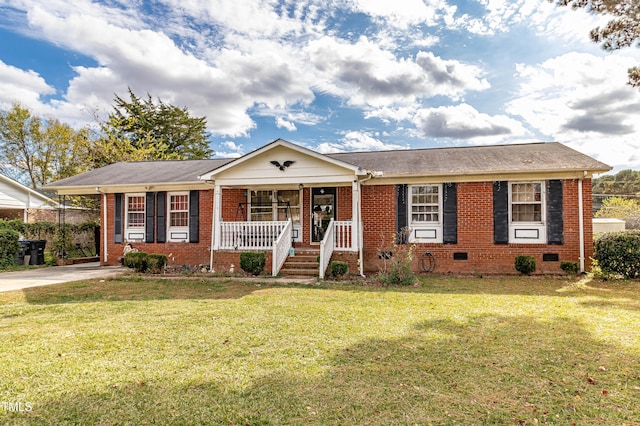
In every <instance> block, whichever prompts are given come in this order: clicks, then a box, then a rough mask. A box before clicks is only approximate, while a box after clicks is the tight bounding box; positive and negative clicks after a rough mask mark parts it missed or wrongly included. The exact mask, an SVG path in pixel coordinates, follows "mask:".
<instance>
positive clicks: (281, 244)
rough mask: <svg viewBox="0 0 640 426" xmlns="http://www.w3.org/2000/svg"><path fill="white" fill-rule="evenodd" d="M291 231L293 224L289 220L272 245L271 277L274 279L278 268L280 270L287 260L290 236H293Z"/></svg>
mask: <svg viewBox="0 0 640 426" xmlns="http://www.w3.org/2000/svg"><path fill="white" fill-rule="evenodd" d="M292 230H293V224H292V223H291V219H289V220H288V221H287V222H286V225H285V227H284V229H283V230H282V232H280V236H279V237H278V238H277V239H276V241H275V242H274V243H273V255H272V256H271V259H272V267H271V275H273V276H274V277H275V276H276V275H278V272H280V268H282V265H284V262H285V260H287V256H289V250H290V249H291V236H292V235H293V231H292Z"/></svg>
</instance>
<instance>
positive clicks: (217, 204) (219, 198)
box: [211, 185, 222, 266]
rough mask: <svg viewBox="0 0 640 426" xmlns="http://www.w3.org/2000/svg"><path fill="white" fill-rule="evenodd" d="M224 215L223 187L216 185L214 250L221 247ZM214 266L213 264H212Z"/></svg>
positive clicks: (214, 196)
mask: <svg viewBox="0 0 640 426" xmlns="http://www.w3.org/2000/svg"><path fill="white" fill-rule="evenodd" d="M221 217H222V188H221V187H220V185H216V186H215V187H214V190H213V230H212V232H213V247H212V250H218V249H219V248H220V232H216V231H219V230H220V219H221ZM211 266H213V265H211Z"/></svg>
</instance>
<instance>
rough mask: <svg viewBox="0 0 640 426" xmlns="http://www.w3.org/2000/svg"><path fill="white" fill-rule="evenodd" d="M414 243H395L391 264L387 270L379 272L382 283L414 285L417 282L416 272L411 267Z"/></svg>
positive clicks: (379, 279)
mask: <svg viewBox="0 0 640 426" xmlns="http://www.w3.org/2000/svg"><path fill="white" fill-rule="evenodd" d="M414 251H415V245H413V244H394V250H393V251H392V256H391V259H390V264H389V266H388V267H386V260H385V270H384V271H383V272H380V273H379V274H378V281H380V284H382V285H402V286H406V285H413V284H414V283H415V282H416V274H415V272H413V270H412V269H411V263H412V262H413V253H414Z"/></svg>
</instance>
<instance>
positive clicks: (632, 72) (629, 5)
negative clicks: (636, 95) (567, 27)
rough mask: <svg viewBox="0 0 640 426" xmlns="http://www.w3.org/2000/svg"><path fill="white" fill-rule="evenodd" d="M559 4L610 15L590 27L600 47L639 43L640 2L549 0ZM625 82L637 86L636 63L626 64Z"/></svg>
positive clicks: (639, 70)
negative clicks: (605, 21) (603, 22)
mask: <svg viewBox="0 0 640 426" xmlns="http://www.w3.org/2000/svg"><path fill="white" fill-rule="evenodd" d="M549 1H551V2H556V4H558V5H559V6H569V7H571V8H573V9H585V10H586V11H588V12H589V13H593V14H598V15H607V16H611V17H612V19H611V20H610V21H609V22H608V23H607V25H606V26H604V27H602V28H600V27H597V28H594V29H592V30H591V34H590V35H591V40H593V42H594V43H598V44H600V45H601V46H602V48H603V49H604V50H607V51H613V50H618V49H621V48H624V47H629V46H632V45H634V44H635V45H636V46H637V47H640V2H639V1H638V0H557V1H556V0H549ZM628 73H629V84H630V85H632V86H635V87H640V67H633V68H630V69H629V71H628Z"/></svg>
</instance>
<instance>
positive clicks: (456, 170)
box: [45, 142, 611, 189]
mask: <svg viewBox="0 0 640 426" xmlns="http://www.w3.org/2000/svg"><path fill="white" fill-rule="evenodd" d="M326 156H328V157H331V158H333V159H335V160H339V161H342V162H345V163H348V164H351V165H354V166H357V167H360V168H362V169H364V170H368V171H371V172H382V173H383V176H384V177H405V176H406V177H410V176H458V175H482V174H498V173H542V172H572V171H573V172H582V171H583V170H586V171H589V172H592V173H601V172H605V171H608V170H610V169H611V167H609V166H608V165H606V164H604V163H601V162H600V161H597V160H595V159H593V158H591V157H589V156H588V155H585V154H582V153H580V152H578V151H575V150H573V149H571V148H569V147H567V146H565V145H562V144H561V143H558V142H547V143H542V142H541V143H528V144H514V145H492V146H468V147H454V148H429V149H412V150H397V151H367V152H342V153H333V154H326ZM231 161H234V159H230V158H223V159H209V160H183V161H145V162H131V163H116V164H111V165H109V166H106V167H103V168H100V169H95V170H91V171H88V172H86V173H82V174H80V175H77V176H72V177H70V178H67V179H63V180H60V181H58V182H55V183H52V184H50V185H47V186H46V187H45V188H47V187H49V188H53V189H56V188H62V187H91V186H100V185H143V184H149V185H153V184H179V183H196V182H200V181H199V180H198V176H200V175H203V174H205V173H207V172H210V171H212V170H215V169H217V168H219V167H222V166H224V165H225V164H227V163H229V162H231Z"/></svg>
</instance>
